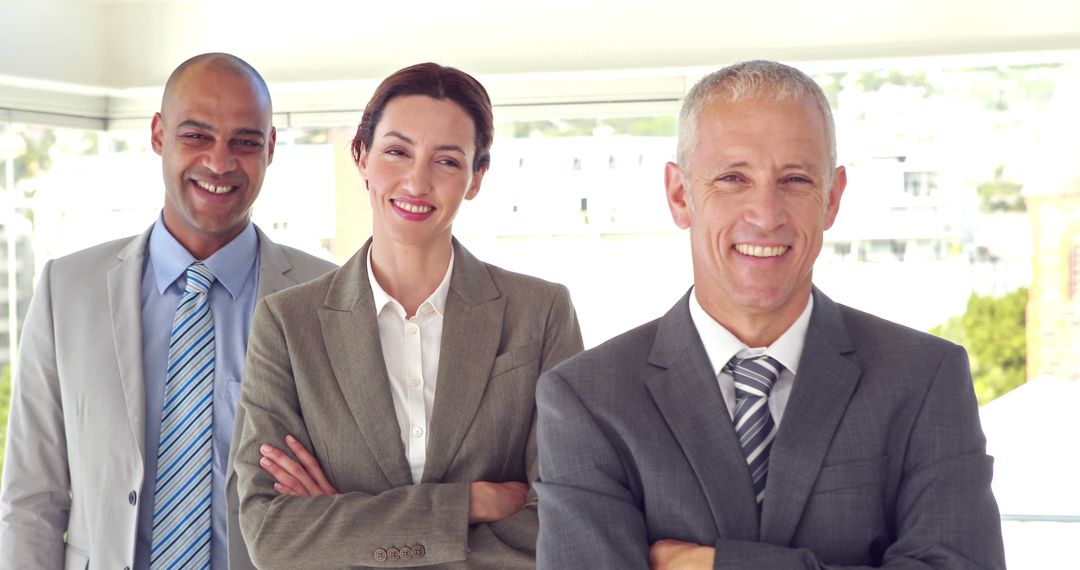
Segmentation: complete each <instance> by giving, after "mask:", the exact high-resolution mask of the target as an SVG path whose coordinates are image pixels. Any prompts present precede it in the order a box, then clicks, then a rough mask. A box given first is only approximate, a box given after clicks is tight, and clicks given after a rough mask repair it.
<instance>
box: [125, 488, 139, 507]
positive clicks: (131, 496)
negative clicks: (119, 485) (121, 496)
mask: <svg viewBox="0 0 1080 570" xmlns="http://www.w3.org/2000/svg"><path fill="white" fill-rule="evenodd" d="M138 498H139V496H138V495H136V494H135V491H132V492H130V493H128V503H130V504H132V505H134V504H135V500H136V499H138Z"/></svg>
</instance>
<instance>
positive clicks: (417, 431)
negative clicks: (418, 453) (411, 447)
mask: <svg viewBox="0 0 1080 570" xmlns="http://www.w3.org/2000/svg"><path fill="white" fill-rule="evenodd" d="M412 434H413V437H415V438H417V439H419V438H421V437H424V428H422V427H420V426H416V427H414V428H412Z"/></svg>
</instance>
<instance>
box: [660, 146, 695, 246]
mask: <svg viewBox="0 0 1080 570" xmlns="http://www.w3.org/2000/svg"><path fill="white" fill-rule="evenodd" d="M664 187H665V188H666V189H667V203H668V209H670V210H671V219H672V220H674V221H675V225H676V226H679V228H681V229H684V230H685V229H686V228H688V227H690V221H691V219H692V216H691V210H692V208H693V207H692V206H691V204H690V200H691V199H692V198H691V197H690V181H689V180H687V179H686V174H685V173H684V172H683V171H682V169H681V168H679V165H678V164H675V163H674V162H669V163H667V164H666V165H665V166H664Z"/></svg>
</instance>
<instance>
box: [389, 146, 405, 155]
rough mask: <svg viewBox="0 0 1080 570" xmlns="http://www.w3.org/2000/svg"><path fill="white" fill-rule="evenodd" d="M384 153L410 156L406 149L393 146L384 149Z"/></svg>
mask: <svg viewBox="0 0 1080 570" xmlns="http://www.w3.org/2000/svg"><path fill="white" fill-rule="evenodd" d="M383 154H385V155H387V156H408V154H406V153H405V151H404V150H402V149H400V148H398V147H393V146H392V147H388V148H386V149H384V150H383Z"/></svg>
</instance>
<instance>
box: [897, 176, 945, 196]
mask: <svg viewBox="0 0 1080 570" xmlns="http://www.w3.org/2000/svg"><path fill="white" fill-rule="evenodd" d="M935 192H937V172H905V173H904V193H905V194H907V195H908V196H930V195H931V194H933V193H935Z"/></svg>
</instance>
